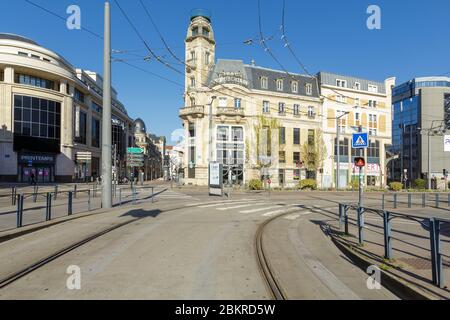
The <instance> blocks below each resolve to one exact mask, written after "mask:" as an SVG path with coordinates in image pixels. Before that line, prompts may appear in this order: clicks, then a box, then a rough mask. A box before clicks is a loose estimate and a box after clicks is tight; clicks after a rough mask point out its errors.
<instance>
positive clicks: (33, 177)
mask: <svg viewBox="0 0 450 320" xmlns="http://www.w3.org/2000/svg"><path fill="white" fill-rule="evenodd" d="M30 177H31V185H33V186H35V185H36V176H35V175H34V172H31V175H30Z"/></svg>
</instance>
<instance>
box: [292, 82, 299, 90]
mask: <svg viewBox="0 0 450 320" xmlns="http://www.w3.org/2000/svg"><path fill="white" fill-rule="evenodd" d="M291 89H292V92H293V93H297V92H298V82H297V81H292V83H291Z"/></svg>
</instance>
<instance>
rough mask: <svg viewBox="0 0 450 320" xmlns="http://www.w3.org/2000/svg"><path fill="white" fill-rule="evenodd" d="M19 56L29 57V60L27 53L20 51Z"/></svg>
mask: <svg viewBox="0 0 450 320" xmlns="http://www.w3.org/2000/svg"><path fill="white" fill-rule="evenodd" d="M17 54H18V55H19V56H22V57H27V58H28V53H26V52H22V51H19V52H18V53H17Z"/></svg>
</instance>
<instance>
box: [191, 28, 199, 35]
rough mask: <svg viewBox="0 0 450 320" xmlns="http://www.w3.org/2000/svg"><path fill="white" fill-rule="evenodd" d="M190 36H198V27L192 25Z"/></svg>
mask: <svg viewBox="0 0 450 320" xmlns="http://www.w3.org/2000/svg"><path fill="white" fill-rule="evenodd" d="M192 36H193V37H195V36H198V27H193V28H192Z"/></svg>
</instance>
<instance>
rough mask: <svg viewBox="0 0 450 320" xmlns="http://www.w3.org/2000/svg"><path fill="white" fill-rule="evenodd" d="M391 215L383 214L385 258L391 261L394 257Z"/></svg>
mask: <svg viewBox="0 0 450 320" xmlns="http://www.w3.org/2000/svg"><path fill="white" fill-rule="evenodd" d="M390 222H391V221H390V213H389V212H387V211H385V212H384V213H383V226H384V257H385V258H386V259H391V255H392V242H391V239H392V238H391V223H390Z"/></svg>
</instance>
